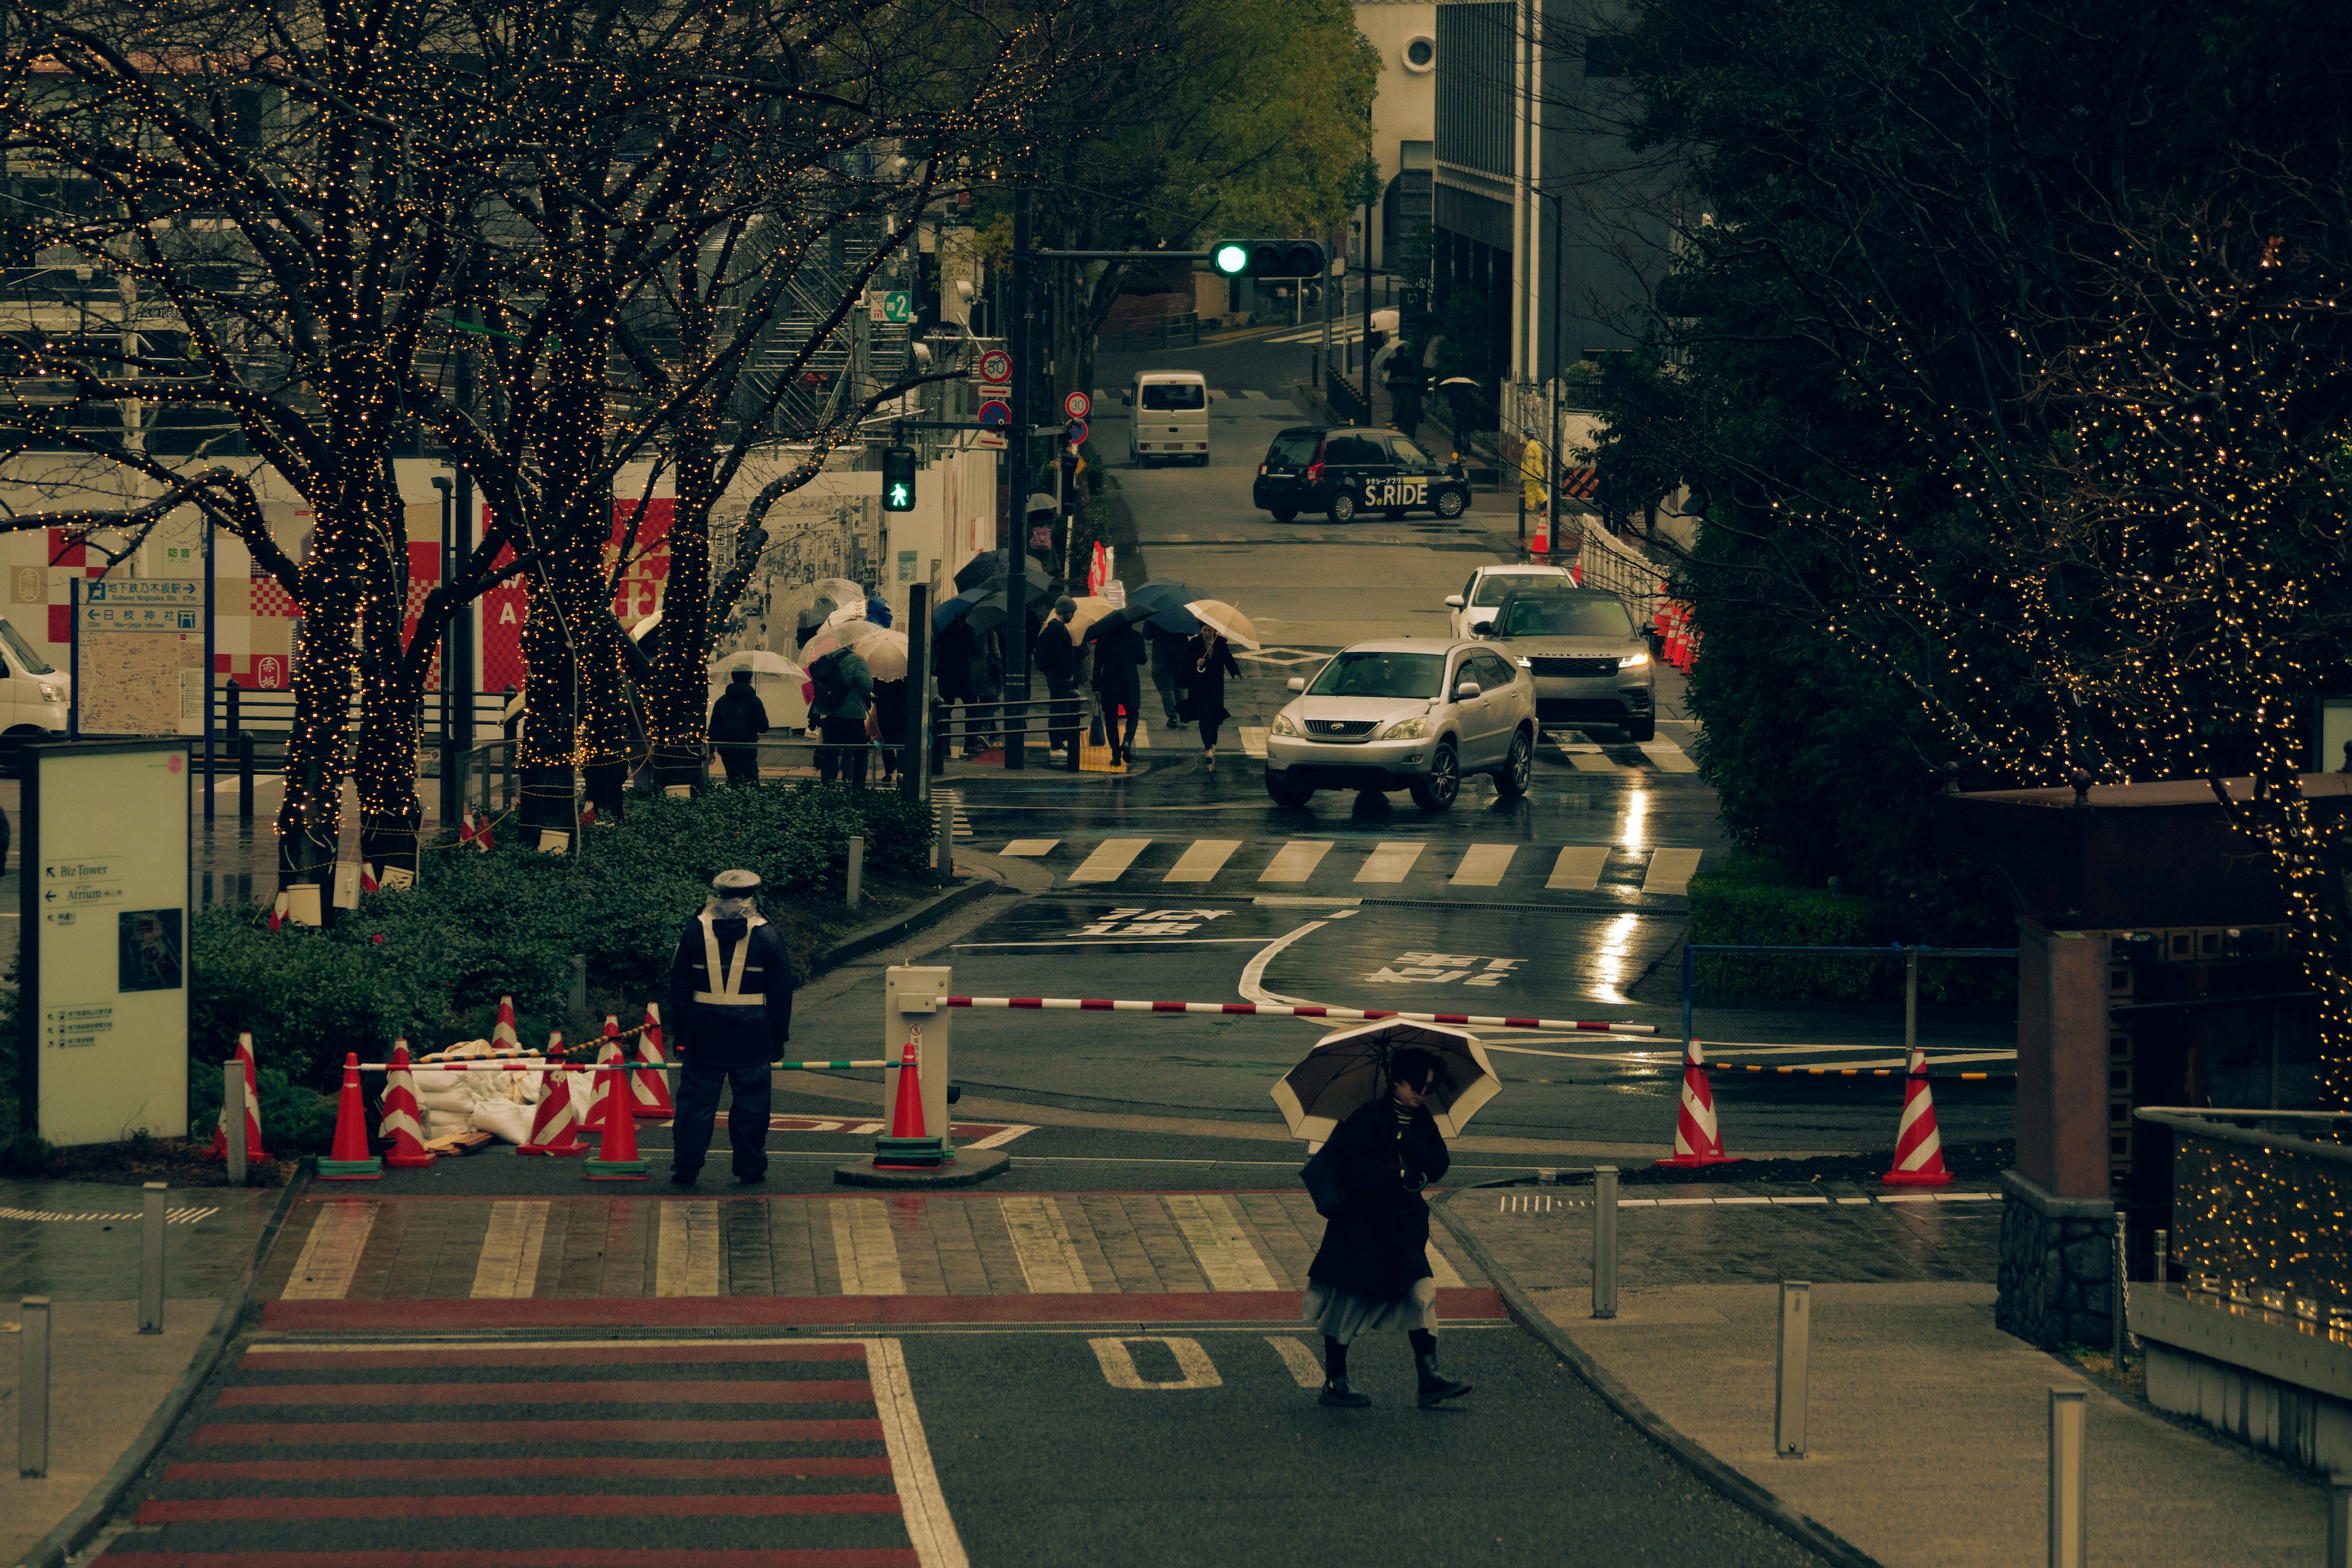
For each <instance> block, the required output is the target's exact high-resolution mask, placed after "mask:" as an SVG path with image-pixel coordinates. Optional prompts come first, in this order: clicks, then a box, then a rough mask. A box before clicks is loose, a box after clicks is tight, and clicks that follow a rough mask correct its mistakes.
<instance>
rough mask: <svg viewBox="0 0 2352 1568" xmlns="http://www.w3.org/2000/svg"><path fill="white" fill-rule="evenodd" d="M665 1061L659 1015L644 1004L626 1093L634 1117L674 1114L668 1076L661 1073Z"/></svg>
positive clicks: (648, 1005)
mask: <svg viewBox="0 0 2352 1568" xmlns="http://www.w3.org/2000/svg"><path fill="white" fill-rule="evenodd" d="M668 1059H669V1058H667V1057H665V1056H663V1055H662V1034H661V1014H660V1012H659V1011H658V1010H657V1009H656V1007H655V1006H654V1005H653V1004H652V1003H650V1002H648V1003H646V1023H645V1027H643V1028H642V1029H639V1030H638V1031H637V1070H636V1071H635V1072H633V1073H631V1074H630V1075H629V1092H630V1093H631V1094H632V1095H633V1096H634V1097H635V1100H636V1107H637V1114H638V1116H640V1117H655V1118H660V1117H668V1116H676V1115H677V1106H675V1105H673V1104H671V1103H670V1098H669V1075H668V1074H667V1073H666V1072H664V1071H662V1070H661V1069H662V1068H663V1066H664V1065H665V1064H666V1063H667V1061H668Z"/></svg>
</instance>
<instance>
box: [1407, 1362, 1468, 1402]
mask: <svg viewBox="0 0 2352 1568" xmlns="http://www.w3.org/2000/svg"><path fill="white" fill-rule="evenodd" d="M1412 1363H1413V1366H1414V1368H1415V1370H1417V1371H1418V1372H1419V1373H1421V1407H1422V1408H1423V1410H1426V1409H1428V1408H1429V1407H1430V1406H1431V1405H1435V1404H1437V1403H1438V1402H1439V1401H1441V1400H1446V1399H1459V1398H1461V1397H1462V1396H1463V1395H1464V1394H1467V1393H1469V1392H1470V1385H1469V1384H1466V1383H1456V1382H1454V1380H1453V1379H1452V1378H1450V1377H1448V1376H1446V1375H1445V1374H1444V1373H1442V1372H1440V1371H1438V1370H1437V1358H1436V1357H1435V1356H1434V1355H1417V1356H1415V1357H1413V1358H1412Z"/></svg>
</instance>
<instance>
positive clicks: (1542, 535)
mask: <svg viewBox="0 0 2352 1568" xmlns="http://www.w3.org/2000/svg"><path fill="white" fill-rule="evenodd" d="M1528 552H1529V553H1530V554H1534V555H1549V554H1550V553H1551V519H1550V518H1549V517H1547V516H1545V515H1544V514H1543V513H1542V512H1540V511H1538V512H1537V513H1536V531H1535V533H1534V534H1533V535H1532V536H1531V537H1530V538H1529V539H1528Z"/></svg>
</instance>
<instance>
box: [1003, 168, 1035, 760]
mask: <svg viewBox="0 0 2352 1568" xmlns="http://www.w3.org/2000/svg"><path fill="white" fill-rule="evenodd" d="M1015 179H1016V181H1017V182H1018V183H1017V184H1015V185H1014V186H1013V279H1012V283H1013V319H1012V320H1011V321H1007V322H1006V323H1005V327H1006V329H1007V330H1006V332H1005V338H1006V343H1005V347H1006V348H1007V349H1008V350H1010V351H1011V353H1012V356H1013V428H1012V430H1011V431H1010V432H1008V434H1009V435H1010V437H1012V438H1011V439H1010V440H1008V441H1006V442H1005V443H1004V466H1005V474H1004V479H1005V487H1004V488H1005V495H1006V501H1005V505H1006V507H1007V508H1008V509H1009V510H1011V512H1012V514H1013V516H1012V527H1011V530H1010V531H1009V539H1008V542H1009V543H1010V545H1011V546H1012V548H1010V549H1008V550H1007V551H1006V552H1004V566H1005V572H1004V699H1005V700H1006V701H1007V702H1010V703H1016V704H1025V703H1027V701H1028V700H1029V603H1028V600H1029V514H1028V508H1029V426H1030V425H1031V423H1032V420H1031V418H1030V412H1031V411H1030V407H1029V402H1030V397H1029V391H1030V382H1031V380H1032V378H1033V373H1032V370H1031V366H1030V363H1029V359H1030V332H1029V245H1030V233H1029V226H1030V211H1029V204H1030V189H1029V181H1028V179H1027V177H1026V174H1025V171H1024V174H1018V175H1016V176H1015ZM1020 711H1021V713H1022V714H1023V717H1022V719H1021V721H1020V722H1021V723H1022V724H1023V726H1024V728H1025V726H1026V725H1027V723H1028V719H1027V717H1026V714H1027V710H1026V708H1025V707H1024V708H1022V709H1021V710H1020ZM1028 746H1029V742H1028V737H1027V736H1026V735H1025V734H1016V733H1015V732H1014V731H1013V718H1012V712H1011V710H1007V711H1006V713H1005V723H1004V765H1005V766H1006V767H1007V768H1009V769H1011V768H1022V767H1025V766H1027V765H1028V761H1029V759H1028V755H1027V752H1028Z"/></svg>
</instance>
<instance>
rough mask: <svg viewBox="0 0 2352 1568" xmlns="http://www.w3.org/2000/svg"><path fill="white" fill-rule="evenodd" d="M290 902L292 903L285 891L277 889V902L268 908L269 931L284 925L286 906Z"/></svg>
mask: <svg viewBox="0 0 2352 1568" xmlns="http://www.w3.org/2000/svg"><path fill="white" fill-rule="evenodd" d="M291 902H293V899H292V897H291V896H290V895H289V893H288V892H287V891H286V889H283V888H280V889H278V899H277V901H276V902H275V903H272V904H271V905H270V906H269V929H270V930H271V931H276V930H277V929H278V927H279V926H282V925H284V924H285V923H286V906H287V905H288V904H289V903H291Z"/></svg>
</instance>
